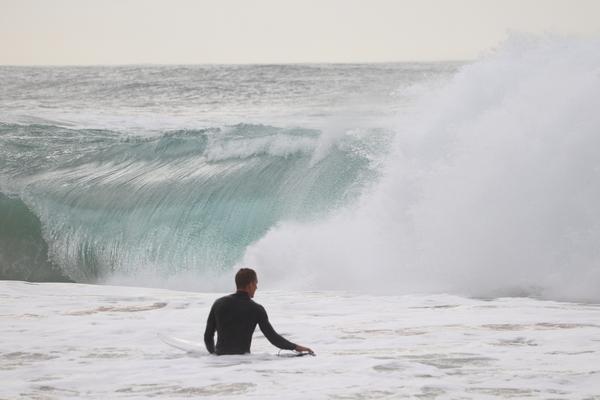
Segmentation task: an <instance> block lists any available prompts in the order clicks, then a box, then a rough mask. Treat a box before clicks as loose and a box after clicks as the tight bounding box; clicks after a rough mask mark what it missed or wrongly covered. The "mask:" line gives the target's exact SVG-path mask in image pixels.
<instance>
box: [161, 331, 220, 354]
mask: <svg viewBox="0 0 600 400" xmlns="http://www.w3.org/2000/svg"><path fill="white" fill-rule="evenodd" d="M158 337H159V339H160V340H162V342H163V343H165V344H168V345H169V346H171V347H174V348H176V349H179V350H182V351H185V352H186V353H193V354H208V352H207V351H206V348H205V347H204V343H199V342H192V341H190V340H185V339H180V338H176V337H173V336H167V335H163V334H160V333H159V334H158Z"/></svg>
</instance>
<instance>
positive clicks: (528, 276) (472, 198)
mask: <svg viewBox="0 0 600 400" xmlns="http://www.w3.org/2000/svg"><path fill="white" fill-rule="evenodd" d="M598 110H600V42H599V41H598V40H583V39H562V38H541V39H540V38H531V37H513V38H511V39H510V40H509V41H508V42H507V43H505V44H504V45H503V46H502V47H501V48H500V49H498V50H497V51H495V52H493V53H491V54H489V55H487V56H485V57H484V58H483V59H482V60H480V61H478V62H475V63H472V64H469V65H467V66H464V67H463V68H462V69H461V70H460V72H459V73H457V74H456V75H455V77H454V78H453V79H452V80H451V81H450V82H449V83H448V84H446V85H444V86H443V87H442V88H440V89H437V90H434V91H430V92H428V93H424V94H423V95H422V97H421V100H420V101H419V105H418V106H417V107H416V112H415V113H414V114H413V115H410V116H408V117H405V118H399V119H398V123H397V135H396V141H395V145H394V150H393V155H392V156H391V157H390V160H389V162H388V164H387V165H386V167H385V170H384V172H383V178H382V179H381V180H380V182H379V183H378V184H377V185H376V186H375V187H374V188H372V190H371V191H369V192H367V193H365V194H364V195H363V197H362V198H361V200H360V202H359V204H358V205H357V206H354V207H351V208H346V209H344V210H342V211H340V212H338V213H336V215H334V216H332V217H330V218H328V219H327V220H324V221H320V222H316V223H315V222H313V223H308V224H307V223H302V224H301V223H293V222H287V223H281V224H279V225H278V226H277V227H275V228H273V229H271V230H270V231H269V232H268V234H267V235H265V237H263V238H262V239H261V240H259V241H258V242H257V243H255V244H254V245H252V246H250V247H249V248H248V250H247V251H246V254H245V256H244V259H243V261H242V263H240V264H244V265H253V266H256V267H257V268H258V269H259V270H260V271H261V272H262V274H261V276H262V277H263V280H262V282H263V283H264V284H267V285H269V286H272V287H291V288H301V289H307V288H314V289H365V290H369V291H375V292H380V291H397V292H404V293H407V292H411V293H414V292H451V293H458V294H465V295H471V296H483V297H492V296H505V295H526V296H539V297H543V298H553V299H569V300H593V301H598V300H600V295H599V292H598V290H597V288H598V287H599V285H600V261H599V260H600V257H599V256H600V254H599V253H600V247H598V243H599V241H600V136H599V135H598V134H599V132H600V113H598Z"/></svg>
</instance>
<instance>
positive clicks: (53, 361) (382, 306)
mask: <svg viewBox="0 0 600 400" xmlns="http://www.w3.org/2000/svg"><path fill="white" fill-rule="evenodd" d="M260 285H261V287H263V288H264V287H265V286H264V283H263V282H262V281H261V283H260ZM220 295H221V294H217V293H191V292H176V291H168V290H159V289H143V288H134V287H113V286H92V285H79V284H27V283H23V282H8V281H0V297H1V298H2V302H0V326H1V327H2V341H0V381H1V382H2V385H0V398H3V399H4V398H10V399H13V398H19V397H23V398H71V397H72V398H78V399H107V398H110V399H121V398H124V399H125V398H126V399H131V398H136V399H142V398H149V397H151V398H168V399H172V398H181V397H213V398H216V397H218V398H228V399H307V398H308V399H330V398H352V399H355V398H356V399H358V398H428V397H433V396H434V395H435V397H436V398H439V399H456V398H463V399H485V398H501V397H512V398H528V399H547V398H553V399H583V398H593V396H595V395H597V394H598V393H600V380H598V379H597V374H598V370H600V361H599V360H600V359H599V358H598V344H597V340H598V332H599V330H600V313H599V308H598V306H597V305H596V306H593V305H581V304H568V303H557V302H551V301H538V300H532V299H498V300H494V301H478V300H472V299H466V298H461V297H457V296H448V295H436V296H414V295H410V296H398V295H393V296H366V295H357V294H352V293H348V292H268V291H267V292H265V291H263V290H259V291H258V292H257V294H256V296H255V300H256V301H257V302H259V303H261V304H262V305H263V306H265V308H266V309H267V311H268V313H269V319H270V320H271V322H272V324H273V326H274V327H275V329H276V330H277V331H278V332H279V333H281V334H282V335H284V336H285V337H287V338H288V339H290V340H292V341H294V342H298V343H301V344H303V345H306V346H309V347H311V348H313V349H314V350H315V351H316V353H317V357H301V358H287V357H277V355H276V354H277V351H278V349H277V348H275V347H273V346H272V345H271V344H270V343H268V341H267V340H266V339H265V338H264V337H263V335H262V334H260V331H259V330H258V329H257V332H256V333H255V335H254V340H253V343H252V355H243V356H221V357H216V356H209V355H208V353H206V352H205V351H200V350H201V349H197V346H196V345H193V346H192V350H194V352H192V353H186V350H189V348H188V346H189V344H187V343H186V342H184V343H186V345H185V346H184V350H179V349H175V348H172V347H171V346H170V345H166V344H165V343H163V341H162V340H161V339H160V338H159V337H158V336H157V334H163V335H168V336H177V337H180V338H184V339H186V340H188V341H192V342H201V341H202V334H203V331H204V327H205V322H206V317H207V315H208V312H209V309H210V306H211V304H212V302H213V301H214V300H215V299H216V298H218V297H219V296H220ZM178 344H181V342H180V343H178Z"/></svg>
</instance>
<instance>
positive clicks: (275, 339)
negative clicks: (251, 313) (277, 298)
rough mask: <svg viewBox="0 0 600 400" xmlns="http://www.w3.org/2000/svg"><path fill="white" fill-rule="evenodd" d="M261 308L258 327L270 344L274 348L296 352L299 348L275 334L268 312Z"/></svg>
mask: <svg viewBox="0 0 600 400" xmlns="http://www.w3.org/2000/svg"><path fill="white" fill-rule="evenodd" d="M259 307H260V309H259V317H258V326H259V327H260V330H261V331H262V333H263V334H264V335H265V337H266V338H267V339H269V342H271V344H272V345H273V346H276V347H279V348H280V349H284V350H295V349H296V347H298V346H297V345H296V344H295V343H292V342H290V341H289V340H286V339H285V338H284V337H282V336H281V335H279V334H278V333H277V332H275V329H273V326H271V323H270V322H269V317H268V316H267V312H266V311H265V309H264V308H263V307H262V306H259Z"/></svg>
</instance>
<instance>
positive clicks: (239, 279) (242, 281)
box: [235, 268, 258, 289]
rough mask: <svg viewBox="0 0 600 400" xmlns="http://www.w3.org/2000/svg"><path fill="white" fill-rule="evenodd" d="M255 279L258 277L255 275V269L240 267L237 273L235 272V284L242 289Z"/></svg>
mask: <svg viewBox="0 0 600 400" xmlns="http://www.w3.org/2000/svg"><path fill="white" fill-rule="evenodd" d="M256 281H258V277H257V276H256V271H254V270H253V269H252V268H240V270H239V271H238V272H237V274H235V286H237V288H238V289H243V288H245V287H246V286H248V285H249V284H251V283H252V282H256Z"/></svg>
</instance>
